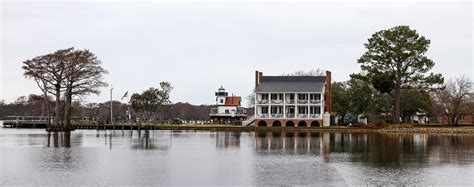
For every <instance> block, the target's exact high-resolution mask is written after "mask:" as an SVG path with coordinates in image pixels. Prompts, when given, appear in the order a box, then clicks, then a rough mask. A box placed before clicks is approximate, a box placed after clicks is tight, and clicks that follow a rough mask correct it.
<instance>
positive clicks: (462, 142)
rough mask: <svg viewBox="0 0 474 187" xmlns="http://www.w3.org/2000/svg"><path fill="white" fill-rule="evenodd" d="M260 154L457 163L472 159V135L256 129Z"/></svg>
mask: <svg viewBox="0 0 474 187" xmlns="http://www.w3.org/2000/svg"><path fill="white" fill-rule="evenodd" d="M255 142H256V144H255V149H256V152H257V153H259V154H314V155H321V156H323V158H324V161H325V162H330V159H331V157H330V155H331V154H334V153H351V154H352V157H351V159H352V161H353V162H367V163H376V164H382V165H384V164H389V165H393V164H395V165H400V164H401V163H404V162H407V161H409V162H413V161H417V162H420V163H422V162H427V161H429V159H428V157H429V156H432V155H430V154H435V155H440V156H442V157H447V160H448V161H449V160H452V161H454V162H459V161H471V160H472V156H467V155H466V153H467V152H472V149H474V136H472V135H429V134H389V133H328V132H257V133H255Z"/></svg>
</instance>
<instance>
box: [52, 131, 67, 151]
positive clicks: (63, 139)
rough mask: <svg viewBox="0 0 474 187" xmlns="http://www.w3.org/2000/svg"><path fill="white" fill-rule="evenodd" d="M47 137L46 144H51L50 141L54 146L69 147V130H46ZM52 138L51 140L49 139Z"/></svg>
mask: <svg viewBox="0 0 474 187" xmlns="http://www.w3.org/2000/svg"><path fill="white" fill-rule="evenodd" d="M47 133H48V139H47V143H46V146H47V147H50V146H51V141H52V142H53V146H54V147H59V146H61V147H71V132H70V131H67V132H62V131H61V132H58V131H54V132H51V131H48V132H47ZM51 138H53V140H51Z"/></svg>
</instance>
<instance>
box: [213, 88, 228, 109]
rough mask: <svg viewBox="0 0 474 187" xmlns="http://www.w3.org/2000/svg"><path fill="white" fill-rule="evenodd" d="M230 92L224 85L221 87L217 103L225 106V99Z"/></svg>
mask: <svg viewBox="0 0 474 187" xmlns="http://www.w3.org/2000/svg"><path fill="white" fill-rule="evenodd" d="M227 95H228V93H227V92H226V91H225V89H224V87H222V86H221V87H220V88H219V89H218V90H217V92H216V105H217V106H223V105H225V99H226V97H227Z"/></svg>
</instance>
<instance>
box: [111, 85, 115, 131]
mask: <svg viewBox="0 0 474 187" xmlns="http://www.w3.org/2000/svg"><path fill="white" fill-rule="evenodd" d="M113 89H114V88H113V87H112V88H110V123H111V124H113V120H114V112H113V104H112V90H113Z"/></svg>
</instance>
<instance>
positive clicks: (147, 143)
mask: <svg viewBox="0 0 474 187" xmlns="http://www.w3.org/2000/svg"><path fill="white" fill-rule="evenodd" d="M156 132H159V131H154V130H136V131H131V135H130V140H131V142H130V143H131V145H130V146H131V148H132V149H153V150H168V149H169V147H170V146H171V137H172V135H173V133H171V132H168V133H170V134H169V137H170V139H169V141H167V142H159V141H158V139H157V138H158V137H156V138H155V136H158V135H159V134H155V133H156ZM134 133H136V135H134ZM165 136H166V135H165Z"/></svg>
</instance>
